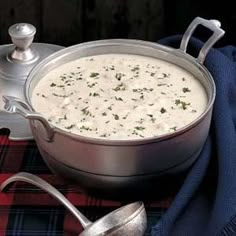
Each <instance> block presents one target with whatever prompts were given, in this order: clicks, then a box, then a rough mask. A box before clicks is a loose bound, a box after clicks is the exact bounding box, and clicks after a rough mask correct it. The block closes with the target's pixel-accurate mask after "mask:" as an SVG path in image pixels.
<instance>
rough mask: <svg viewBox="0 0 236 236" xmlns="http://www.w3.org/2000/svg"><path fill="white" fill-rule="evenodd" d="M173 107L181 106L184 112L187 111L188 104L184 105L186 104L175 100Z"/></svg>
mask: <svg viewBox="0 0 236 236" xmlns="http://www.w3.org/2000/svg"><path fill="white" fill-rule="evenodd" d="M175 105H177V106H178V105H181V106H182V108H183V110H186V109H187V106H189V105H190V103H186V102H184V101H181V100H180V99H176V100H175Z"/></svg>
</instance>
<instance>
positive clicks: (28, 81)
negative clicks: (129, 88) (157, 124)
mask: <svg viewBox="0 0 236 236" xmlns="http://www.w3.org/2000/svg"><path fill="white" fill-rule="evenodd" d="M108 45H110V46H113V45H114V46H115V45H123V46H125V45H126V46H129V45H137V46H141V47H144V48H145V47H146V48H149V49H150V48H151V49H154V50H159V51H162V52H165V53H168V54H172V55H173V56H176V57H180V58H181V59H184V60H186V61H188V63H191V64H192V65H193V66H194V67H195V68H196V69H198V70H200V72H201V73H202V74H203V75H204V76H205V77H206V78H207V79H208V82H210V87H211V88H210V89H211V93H212V94H211V96H210V97H209V94H208V103H207V106H206V109H205V110H204V112H203V113H202V114H200V115H199V116H198V117H197V118H196V119H195V120H193V121H192V122H190V123H189V124H187V125H185V126H183V127H182V128H180V129H178V130H177V131H173V132H171V133H167V134H162V135H157V136H153V137H146V138H136V139H106V138H97V137H96V138H92V137H88V136H82V135H79V134H74V133H71V132H68V131H65V130H63V129H61V128H59V127H57V126H54V125H53V124H51V123H50V122H48V123H49V124H50V125H51V127H52V129H53V131H54V132H55V133H59V134H61V135H66V136H68V137H69V138H70V139H74V140H79V141H81V142H87V143H95V144H101V145H117V146H120V145H140V144H146V143H153V142H160V141H164V140H167V139H171V138H174V137H175V136H178V135H181V134H182V133H185V132H187V131H189V130H190V129H192V128H194V127H195V126H197V125H198V124H199V123H200V122H201V121H202V120H203V119H204V118H205V117H206V115H207V113H208V112H210V111H211V109H212V107H213V104H214V101H215V96H216V86H215V83H214V80H213V77H212V75H211V74H210V72H209V71H208V70H207V68H206V67H205V66H204V65H203V64H202V63H200V62H199V60H198V59H197V58H194V57H193V56H191V55H189V54H187V53H185V52H184V51H182V50H180V49H176V48H172V47H169V46H164V45H161V44H158V43H154V42H149V41H144V40H137V39H106V40H96V41H90V42H86V43H80V44H76V45H73V46H70V47H67V48H65V49H62V50H60V51H58V52H55V53H53V54H51V55H50V56H48V57H47V58H46V59H44V60H43V61H41V62H40V63H39V64H38V65H36V66H35V67H34V68H33V70H32V71H31V72H30V73H29V76H28V77H27V79H26V83H25V85H24V95H25V98H26V102H27V103H28V104H29V106H30V108H31V109H32V111H33V112H37V111H35V110H34V108H33V106H32V103H31V98H30V96H29V90H30V85H31V82H32V79H33V78H34V77H35V75H37V73H39V71H41V70H42V68H44V66H47V65H48V64H49V63H50V62H52V61H53V60H60V59H61V58H63V57H64V56H66V55H68V54H70V53H72V52H74V51H76V50H80V49H86V48H90V47H94V46H98V47H99V46H100V47H101V46H108ZM136 55H138V53H137V54H136ZM78 58H79V57H78ZM163 60H165V59H163ZM167 61H168V60H167ZM65 63H66V62H65ZM170 63H172V62H170ZM172 64H174V63H172ZM59 66H60V65H59ZM177 66H179V65H177ZM179 67H180V66H179ZM184 69H186V68H184ZM190 73H191V71H190ZM42 78H43V77H42ZM202 86H203V87H204V88H205V86H204V85H202ZM205 90H206V88H205ZM42 115H43V114H42Z"/></svg>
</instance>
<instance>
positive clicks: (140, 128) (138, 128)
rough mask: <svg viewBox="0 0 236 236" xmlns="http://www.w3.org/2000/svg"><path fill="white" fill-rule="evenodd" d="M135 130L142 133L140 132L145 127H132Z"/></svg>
mask: <svg viewBox="0 0 236 236" xmlns="http://www.w3.org/2000/svg"><path fill="white" fill-rule="evenodd" d="M134 128H135V129H136V130H139V131H142V130H145V127H143V126H136V127H134Z"/></svg>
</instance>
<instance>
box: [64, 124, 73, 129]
mask: <svg viewBox="0 0 236 236" xmlns="http://www.w3.org/2000/svg"><path fill="white" fill-rule="evenodd" d="M73 127H75V124H71V125H69V126H66V127H65V128H66V129H72V128H73Z"/></svg>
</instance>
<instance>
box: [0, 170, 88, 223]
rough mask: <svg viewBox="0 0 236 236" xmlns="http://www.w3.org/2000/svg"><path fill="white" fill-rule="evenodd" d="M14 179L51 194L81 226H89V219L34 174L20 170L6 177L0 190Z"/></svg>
mask: <svg viewBox="0 0 236 236" xmlns="http://www.w3.org/2000/svg"><path fill="white" fill-rule="evenodd" d="M15 181H22V182H26V183H30V184H33V185H35V186H37V187H39V188H40V189H42V190H44V191H45V192H47V193H49V194H50V195H51V196H53V197H54V198H55V199H57V200H58V201H59V202H60V203H62V204H63V205H64V206H65V207H66V208H67V209H68V210H69V211H70V212H71V213H72V214H73V215H74V216H75V217H76V218H77V219H78V220H79V222H80V223H81V225H82V226H83V228H86V227H87V226H89V225H90V224H91V223H92V222H91V221H89V220H88V219H87V218H86V217H85V216H84V215H83V214H82V213H80V212H79V211H78V210H77V208H76V207H75V206H74V205H72V204H71V202H69V201H68V200H67V199H66V198H65V196H64V195H63V194H61V193H60V192H59V191H58V190H57V189H55V188H54V187H53V186H52V185H50V184H49V183H47V182H46V181H45V180H43V179H41V178H39V177H38V176H36V175H33V174H30V173H26V172H20V173H17V174H15V175H13V176H11V177H10V178H8V179H6V180H5V181H4V182H3V183H2V184H1V187H0V188H1V191H4V190H5V189H6V187H7V186H8V185H9V184H11V183H13V182H15Z"/></svg>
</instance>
